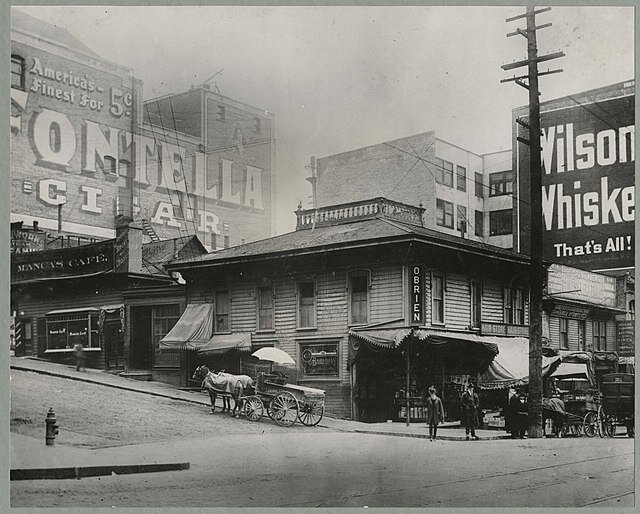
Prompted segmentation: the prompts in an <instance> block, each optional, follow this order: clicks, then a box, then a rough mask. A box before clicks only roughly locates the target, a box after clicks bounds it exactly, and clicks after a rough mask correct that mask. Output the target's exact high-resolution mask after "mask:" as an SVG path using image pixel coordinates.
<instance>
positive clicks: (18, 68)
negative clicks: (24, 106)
mask: <svg viewBox="0 0 640 514" xmlns="http://www.w3.org/2000/svg"><path fill="white" fill-rule="evenodd" d="M24 71H25V63H24V59H23V58H22V57H20V56H19V55H13V54H12V55H11V87H15V88H17V89H22V90H24V88H25V81H24Z"/></svg>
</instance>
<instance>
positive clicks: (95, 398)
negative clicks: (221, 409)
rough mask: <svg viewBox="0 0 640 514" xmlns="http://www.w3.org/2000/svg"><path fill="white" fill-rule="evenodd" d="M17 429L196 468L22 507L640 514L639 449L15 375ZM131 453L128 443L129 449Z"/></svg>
mask: <svg viewBox="0 0 640 514" xmlns="http://www.w3.org/2000/svg"><path fill="white" fill-rule="evenodd" d="M11 390H12V391H11V393H12V410H11V430H12V431H16V432H19V433H22V434H24V435H31V436H33V437H40V438H41V437H42V434H43V432H44V428H43V422H42V420H41V419H40V418H42V415H41V414H42V412H45V411H46V409H48V408H49V407H51V406H53V407H54V408H55V409H56V413H57V414H58V419H59V423H60V425H61V431H60V435H59V439H57V442H58V443H59V444H74V445H76V446H84V447H90V448H101V447H108V446H118V445H120V446H121V448H120V450H121V451H122V452H125V453H126V452H130V453H131V454H149V455H154V456H157V457H158V458H159V459H160V458H163V459H165V460H167V459H176V460H179V461H188V462H190V463H191V468H190V469H189V470H186V471H179V472H161V473H149V474H132V475H122V476H117V475H112V476H107V477H96V478H83V479H81V480H33V481H14V482H12V483H11V505H12V506H13V507H25V506H30V507H80V506H81V507H112V506H115V507H363V506H369V507H392V506H393V507H532V506H533V507H578V506H587V505H589V506H607V507H612V506H615V507H632V506H633V503H634V494H633V491H634V482H633V480H634V475H633V450H634V444H633V443H634V441H633V439H629V438H627V437H623V436H618V437H616V438H613V439H608V438H606V439H600V438H593V439H588V438H586V437H580V438H571V439H536V440H497V441H477V442H475V441H471V442H466V441H460V442H458V441H435V442H429V441H428V440H427V439H423V438H407V437H392V436H379V435H369V434H353V433H343V432H335V431H330V430H329V429H326V428H321V427H316V428H308V427H303V426H302V425H300V424H298V423H296V424H295V425H293V426H292V427H290V428H283V427H279V426H277V425H275V424H274V423H273V422H271V421H270V420H262V421H260V422H258V423H251V422H249V421H247V420H244V419H232V418H230V417H228V416H227V415H224V416H223V415H222V414H214V415H210V414H208V413H207V409H206V408H205V407H203V406H198V405H192V404H186V403H184V402H178V401H173V400H169V399H161V398H155V397H152V396H148V395H144V394H140V393H135V392H129V391H122V390H116V389H112V388H108V387H104V386H99V385H94V384H86V383H81V382H74V381H71V380H66V379H61V378H55V377H47V376H43V375H38V374H34V373H26V372H20V371H15V370H12V380H11ZM125 445H131V446H125Z"/></svg>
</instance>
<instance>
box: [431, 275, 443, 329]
mask: <svg viewBox="0 0 640 514" xmlns="http://www.w3.org/2000/svg"><path fill="white" fill-rule="evenodd" d="M431 322H432V323H436V324H439V325H443V324H444V275H436V274H434V275H433V276H432V277H431Z"/></svg>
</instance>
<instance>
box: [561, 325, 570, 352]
mask: <svg viewBox="0 0 640 514" xmlns="http://www.w3.org/2000/svg"><path fill="white" fill-rule="evenodd" d="M558 321H559V322H560V349H561V350H568V349H569V320H568V319H567V318H560V319H559V320H558Z"/></svg>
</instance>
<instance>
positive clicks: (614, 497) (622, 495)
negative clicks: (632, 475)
mask: <svg viewBox="0 0 640 514" xmlns="http://www.w3.org/2000/svg"><path fill="white" fill-rule="evenodd" d="M634 494H635V491H629V492H628V493H620V494H613V495H611V496H606V497H604V498H600V499H598V500H594V501H591V502H588V503H581V504H580V505H576V507H588V506H589V505H596V504H598V503H604V502H606V501H609V500H614V499H616V498H624V497H625V496H632V495H634Z"/></svg>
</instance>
